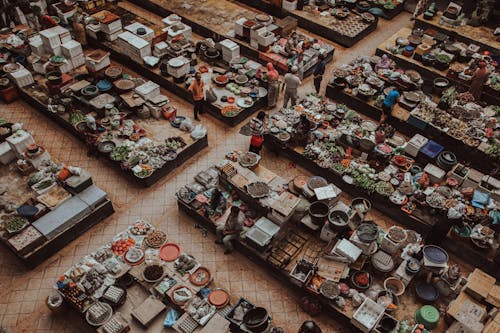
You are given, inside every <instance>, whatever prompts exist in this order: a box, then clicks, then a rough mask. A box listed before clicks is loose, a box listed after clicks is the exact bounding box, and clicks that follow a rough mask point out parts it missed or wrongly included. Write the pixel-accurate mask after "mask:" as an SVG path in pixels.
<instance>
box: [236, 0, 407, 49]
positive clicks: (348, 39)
mask: <svg viewBox="0 0 500 333" xmlns="http://www.w3.org/2000/svg"><path fill="white" fill-rule="evenodd" d="M239 1H240V2H242V3H244V4H246V5H249V6H251V7H254V8H257V9H259V10H264V11H266V12H267V13H269V14H270V15H274V16H277V17H280V18H284V17H287V16H291V17H293V18H295V19H296V20H297V21H298V25H299V26H300V27H301V28H303V29H306V30H309V31H314V32H315V33H316V34H317V35H319V36H321V37H324V38H326V39H328V40H331V41H333V42H336V43H339V44H341V45H342V46H346V47H351V46H353V45H354V44H356V43H357V42H359V41H360V40H361V39H363V38H365V37H366V36H368V35H369V34H370V33H371V32H372V31H374V30H375V29H376V28H377V23H378V17H379V16H383V17H386V18H393V17H394V16H396V15H397V14H399V13H400V12H401V11H402V9H403V4H402V3H397V4H396V3H393V2H392V1H385V0H382V1H380V3H374V4H370V3H368V2H367V1H360V2H359V3H356V1H352V2H342V3H341V2H338V3H335V2H333V3H329V2H326V1H321V5H315V4H309V5H307V6H303V8H300V9H299V8H297V7H296V5H297V1H287V0H283V1H282V2H280V3H282V7H277V6H276V5H277V4H272V3H271V4H270V3H269V2H268V1H263V0H257V1H248V0H239ZM385 7H386V8H385Z"/></svg>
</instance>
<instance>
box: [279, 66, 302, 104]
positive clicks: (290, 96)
mask: <svg viewBox="0 0 500 333" xmlns="http://www.w3.org/2000/svg"><path fill="white" fill-rule="evenodd" d="M297 71H298V68H297V66H292V68H291V73H287V74H285V79H284V80H285V85H284V86H285V96H284V99H283V108H285V109H286V107H287V106H288V101H290V100H292V106H294V105H296V104H297V90H298V88H299V86H300V84H301V81H300V79H299V77H298V76H297Z"/></svg>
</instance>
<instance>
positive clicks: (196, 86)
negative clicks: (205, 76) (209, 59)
mask: <svg viewBox="0 0 500 333" xmlns="http://www.w3.org/2000/svg"><path fill="white" fill-rule="evenodd" d="M204 87H205V84H204V83H203V81H202V80H201V73H200V72H196V74H195V76H194V80H193V82H191V85H190V86H189V88H188V90H189V91H190V92H191V95H193V101H194V120H198V121H199V120H200V118H198V114H203V100H204V94H203V88H204Z"/></svg>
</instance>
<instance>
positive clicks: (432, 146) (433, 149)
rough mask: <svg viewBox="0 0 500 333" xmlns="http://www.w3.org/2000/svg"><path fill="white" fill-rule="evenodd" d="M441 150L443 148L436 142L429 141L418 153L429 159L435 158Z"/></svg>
mask: <svg viewBox="0 0 500 333" xmlns="http://www.w3.org/2000/svg"><path fill="white" fill-rule="evenodd" d="M443 149H444V147H443V146H441V145H440V144H439V143H437V142H436V141H432V140H429V142H427V143H426V144H425V145H424V146H423V147H422V148H420V152H421V153H422V154H424V155H425V156H427V157H429V158H436V156H437V155H438V154H439V153H440V152H441V151H443Z"/></svg>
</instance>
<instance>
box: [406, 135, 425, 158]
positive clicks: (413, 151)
mask: <svg viewBox="0 0 500 333" xmlns="http://www.w3.org/2000/svg"><path fill="white" fill-rule="evenodd" d="M428 141H429V139H427V138H426V137H424V136H422V135H420V134H415V135H414V136H413V137H412V138H411V139H410V141H408V144H407V145H406V147H405V152H406V153H407V154H408V155H411V156H413V157H416V156H417V154H418V152H419V150H420V148H422V147H423V146H425V145H426V144H427V142H428Z"/></svg>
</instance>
